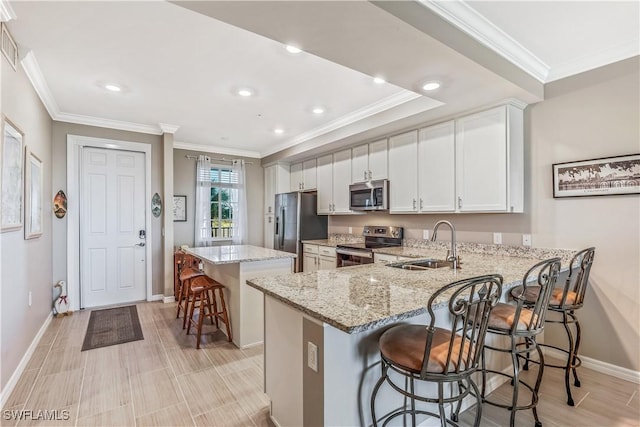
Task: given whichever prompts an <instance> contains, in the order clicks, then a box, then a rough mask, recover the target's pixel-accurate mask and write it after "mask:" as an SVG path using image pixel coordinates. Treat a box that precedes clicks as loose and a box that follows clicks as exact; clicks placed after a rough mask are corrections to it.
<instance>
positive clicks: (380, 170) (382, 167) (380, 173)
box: [369, 139, 389, 180]
mask: <svg viewBox="0 0 640 427" xmlns="http://www.w3.org/2000/svg"><path fill="white" fill-rule="evenodd" d="M387 153H388V149H387V140H386V139H383V140H381V141H376V142H372V143H371V144H369V171H371V179H374V180H375V179H387V177H388V176H389V175H388V173H387V158H388V157H387Z"/></svg>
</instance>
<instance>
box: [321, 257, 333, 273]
mask: <svg viewBox="0 0 640 427" xmlns="http://www.w3.org/2000/svg"><path fill="white" fill-rule="evenodd" d="M335 269H336V257H330V256H322V255H321V256H319V257H318V270H335Z"/></svg>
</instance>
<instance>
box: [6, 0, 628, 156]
mask: <svg viewBox="0 0 640 427" xmlns="http://www.w3.org/2000/svg"><path fill="white" fill-rule="evenodd" d="M0 3H2V0H0ZM6 4H7V3H6V0H5V6H6ZM9 4H10V5H11V6H12V8H13V9H14V11H15V15H16V16H17V19H14V20H11V21H10V22H9V29H10V31H11V32H12V34H13V36H14V38H15V39H16V41H17V42H18V44H19V46H20V48H21V55H23V56H24V55H25V53H26V52H30V53H29V54H28V55H27V56H26V57H25V60H24V61H23V65H24V66H25V69H26V70H27V73H28V75H29V77H30V78H31V80H32V83H34V86H35V87H36V89H37V90H38V92H39V94H40V96H41V98H42V99H43V101H44V102H45V105H46V106H47V108H48V110H49V112H50V113H51V115H52V117H53V118H54V119H55V120H61V121H70V122H76V123H84V124H95V125H102V126H109V127H114V128H119V129H128V130H137V131H142V132H148V133H160V132H161V130H160V126H159V124H161V123H162V124H169V125H174V126H178V129H177V131H176V135H175V140H176V141H179V142H180V143H179V144H177V145H178V146H180V147H185V148H187V147H189V148H195V149H207V150H211V151H216V152H221V153H224V154H231V155H248V156H253V157H264V156H267V155H270V154H272V153H275V152H277V151H279V150H282V149H284V148H287V147H291V146H294V145H296V144H301V145H299V147H303V148H301V149H307V148H309V147H311V148H313V147H317V146H320V145H323V144H328V143H332V142H334V143H335V142H336V141H347V140H348V138H352V139H351V140H349V141H353V138H356V139H357V138H358V136H363V137H364V136H372V133H375V132H376V131H377V132H378V133H384V132H389V131H390V130H393V129H399V128H401V127H402V126H404V125H406V124H410V123H412V122H411V120H413V121H414V122H415V121H417V120H432V119H436V118H440V117H444V116H446V115H452V114H456V113H459V112H461V111H467V110H471V109H474V108H478V107H480V106H483V105H488V104H491V103H496V102H499V101H501V100H504V99H508V98H516V99H519V100H521V101H523V102H525V103H533V102H538V101H540V100H541V99H542V83H544V82H545V81H549V80H553V79H555V78H559V77H564V76H566V75H570V74H574V73H577V72H581V71H585V70H587V69H590V68H594V67H597V66H600V65H604V64H606V63H610V62H613V61H616V60H620V59H624V58H626V57H630V56H633V55H638V53H639V52H638V50H639V49H638V33H639V30H638V22H639V20H638V13H639V11H638V2H621V3H612V2H470V3H462V2H441V3H440V2H439V3H434V2H430V1H422V2H401V3H398V2H390V3H387V2H374V3H370V2H364V1H357V2H352V1H351V2H347V1H345V2H233V3H232V2H179V3H177V4H172V3H168V2H162V1H151V2H58V1H49V2H16V1H14V2H11V3H9ZM416 5H418V6H416ZM0 6H1V4H0ZM412 7H418V8H419V10H417V11H416V10H415V9H412ZM5 9H6V7H5ZM1 11H2V8H0V12H1ZM428 14H430V15H428ZM436 15H437V16H438V18H437V19H439V20H440V21H441V22H442V23H446V22H449V23H452V24H453V25H454V27H455V28H457V29H461V30H462V32H463V33H464V34H466V35H467V36H465V37H468V35H469V34H472V35H474V34H475V35H474V39H476V40H477V39H480V40H481V41H480V43H481V45H483V46H485V47H486V46H489V47H490V48H491V49H488V50H487V52H488V53H487V52H485V51H483V49H482V47H481V45H478V46H480V48H477V47H475V45H474V43H475V42H474V43H470V42H469V40H470V41H474V40H473V39H468V40H466V41H465V40H464V39H459V40H458V41H457V43H458V45H456V40H455V38H452V37H451V35H450V34H449V33H448V31H449V29H447V28H444V26H442V28H440V29H438V28H439V25H434V21H433V20H432V19H433V16H436ZM602 17H605V19H603V18H602ZM214 18H215V19H214ZM443 19H444V20H443ZM223 21H224V22H223ZM225 22H227V23H225ZM230 24H232V25H230ZM436 24H438V23H436ZM427 27H428V28H427ZM425 28H426V29H425ZM259 34H260V35H259ZM479 34H482V35H481V36H478V35H479ZM285 43H291V44H298V45H300V47H302V48H303V49H304V50H305V52H303V53H301V54H297V55H292V54H289V53H288V52H286V51H285V49H284V44H285ZM472 48H473V49H474V50H473V51H471V50H470V49H472ZM496 51H497V52H498V54H496V53H495V52H496ZM307 52H309V53H307ZM492 55H493V56H492ZM504 57H506V58H508V59H509V61H510V62H507V61H504V59H501V58H504ZM496 58H498V59H496ZM36 59H37V60H36ZM513 64H516V65H513ZM523 69H524V72H523ZM373 75H383V76H384V77H385V78H387V80H388V81H390V82H392V83H393V84H391V83H387V84H384V85H376V84H374V83H373V81H372V78H371V76H373ZM429 78H437V79H438V80H440V81H442V82H443V83H444V85H443V88H442V89H441V90H439V91H437V92H434V93H433V94H430V97H426V96H424V94H423V93H421V91H420V86H421V84H422V83H423V82H424V81H425V79H429ZM105 82H113V83H117V84H119V85H123V86H124V87H125V90H124V91H123V92H122V93H110V92H108V91H106V90H105V89H104V88H103V87H101V86H100V85H101V84H102V83H105ZM245 86H246V87H250V88H252V89H253V90H255V92H256V95H255V96H253V97H251V98H242V97H240V96H238V95H237V94H236V90H237V89H238V88H239V87H245ZM314 106H322V107H324V108H325V109H326V113H325V114H323V115H320V116H319V115H315V114H313V113H312V112H311V110H312V108H313V107H314ZM169 127H170V126H169ZM276 127H282V128H283V129H284V130H285V133H284V134H282V135H276V134H274V133H273V130H274V128H276ZM165 129H166V127H165ZM367 129H368V131H367V132H365V130H367Z"/></svg>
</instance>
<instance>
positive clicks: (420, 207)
mask: <svg viewBox="0 0 640 427" xmlns="http://www.w3.org/2000/svg"><path fill="white" fill-rule="evenodd" d="M420 210H422V199H420Z"/></svg>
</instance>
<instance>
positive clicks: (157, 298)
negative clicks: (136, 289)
mask: <svg viewBox="0 0 640 427" xmlns="http://www.w3.org/2000/svg"><path fill="white" fill-rule="evenodd" d="M162 300H164V295H162V294H157V295H151V299H150V300H149V301H162Z"/></svg>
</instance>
